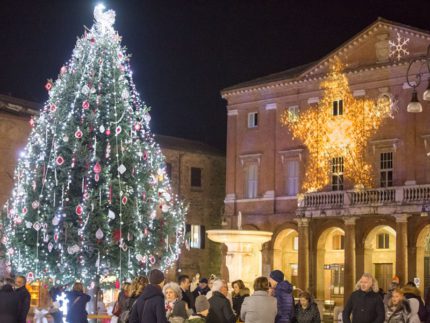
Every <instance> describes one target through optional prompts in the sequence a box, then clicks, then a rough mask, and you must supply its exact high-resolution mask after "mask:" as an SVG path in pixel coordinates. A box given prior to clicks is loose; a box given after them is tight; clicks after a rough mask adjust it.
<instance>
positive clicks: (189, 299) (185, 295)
mask: <svg viewBox="0 0 430 323" xmlns="http://www.w3.org/2000/svg"><path fill="white" fill-rule="evenodd" d="M178 284H179V287H181V291H182V300H183V301H184V302H185V303H187V305H188V308H191V309H193V310H195V308H194V296H193V293H191V292H190V286H191V281H190V277H189V276H188V275H181V276H179V277H178Z"/></svg>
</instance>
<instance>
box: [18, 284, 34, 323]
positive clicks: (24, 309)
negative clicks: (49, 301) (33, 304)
mask: <svg viewBox="0 0 430 323" xmlns="http://www.w3.org/2000/svg"><path fill="white" fill-rule="evenodd" d="M26 284H27V279H26V278H25V277H24V276H16V277H15V286H16V288H15V293H17V294H18V298H19V319H18V322H19V323H25V322H26V321H27V314H28V311H29V310H30V301H31V296H30V293H29V292H28V290H27V288H26V287H25V285H26Z"/></svg>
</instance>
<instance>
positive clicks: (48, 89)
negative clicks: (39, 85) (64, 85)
mask: <svg viewBox="0 0 430 323" xmlns="http://www.w3.org/2000/svg"><path fill="white" fill-rule="evenodd" d="M45 89H46V91H51V89H52V82H51V81H48V82H46V84H45Z"/></svg>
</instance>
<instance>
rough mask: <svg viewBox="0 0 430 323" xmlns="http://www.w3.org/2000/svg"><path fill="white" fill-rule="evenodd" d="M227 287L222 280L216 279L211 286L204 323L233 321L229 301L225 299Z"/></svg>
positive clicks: (231, 322) (232, 322)
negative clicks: (207, 312)
mask: <svg viewBox="0 0 430 323" xmlns="http://www.w3.org/2000/svg"><path fill="white" fill-rule="evenodd" d="M227 293H228V288H227V285H226V284H225V282H224V281H222V280H219V279H218V280H216V281H214V283H213V286H212V297H211V298H209V304H210V307H209V314H208V316H207V318H206V323H235V322H236V315H235V314H234V313H233V310H232V308H231V303H230V301H229V300H228V299H227Z"/></svg>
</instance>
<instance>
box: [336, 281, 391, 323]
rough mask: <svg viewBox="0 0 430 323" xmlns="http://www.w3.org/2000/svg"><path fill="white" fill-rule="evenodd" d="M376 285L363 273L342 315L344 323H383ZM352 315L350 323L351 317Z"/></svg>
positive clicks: (380, 300) (382, 306)
mask: <svg viewBox="0 0 430 323" xmlns="http://www.w3.org/2000/svg"><path fill="white" fill-rule="evenodd" d="M378 290H379V288H378V283H377V282H376V280H375V279H374V278H373V276H372V275H371V274H368V273H365V274H363V276H361V278H360V280H359V282H358V283H357V285H356V291H354V292H352V294H351V296H350V297H349V299H348V301H347V302H346V305H345V308H344V310H343V313H342V320H343V322H344V323H351V322H352V323H383V322H384V318H385V309H384V303H383V301H382V299H381V296H379V294H378ZM351 314H352V321H351V318H350V316H351Z"/></svg>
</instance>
